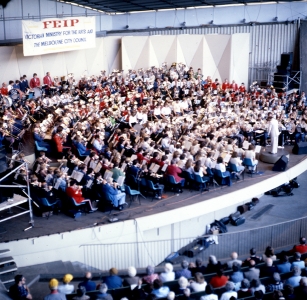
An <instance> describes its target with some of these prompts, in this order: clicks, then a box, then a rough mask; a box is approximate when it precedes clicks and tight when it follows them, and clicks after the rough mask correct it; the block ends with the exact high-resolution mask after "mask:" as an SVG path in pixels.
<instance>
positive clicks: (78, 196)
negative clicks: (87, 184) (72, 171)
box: [66, 186, 84, 203]
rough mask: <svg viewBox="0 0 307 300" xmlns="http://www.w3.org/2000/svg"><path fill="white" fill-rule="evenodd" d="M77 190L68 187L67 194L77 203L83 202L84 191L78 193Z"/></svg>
mask: <svg viewBox="0 0 307 300" xmlns="http://www.w3.org/2000/svg"><path fill="white" fill-rule="evenodd" d="M76 192H77V191H76V190H75V189H73V188H72V187H71V186H70V187H68V188H67V189H66V194H67V195H68V196H69V197H72V198H74V199H75V201H76V202H77V203H81V202H82V201H83V200H84V198H83V197H82V193H79V192H78V193H76Z"/></svg>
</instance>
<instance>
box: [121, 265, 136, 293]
mask: <svg viewBox="0 0 307 300" xmlns="http://www.w3.org/2000/svg"><path fill="white" fill-rule="evenodd" d="M127 273H128V277H126V278H124V281H123V286H133V288H134V287H135V286H137V285H138V282H139V277H138V276H136V268H135V267H129V268H128V270H127Z"/></svg>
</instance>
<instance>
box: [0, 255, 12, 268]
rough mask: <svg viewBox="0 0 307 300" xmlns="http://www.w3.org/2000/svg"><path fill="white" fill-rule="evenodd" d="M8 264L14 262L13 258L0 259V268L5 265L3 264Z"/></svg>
mask: <svg viewBox="0 0 307 300" xmlns="http://www.w3.org/2000/svg"><path fill="white" fill-rule="evenodd" d="M10 262H14V258H13V257H12V256H4V257H0V267H1V265H5V264H8V263H10Z"/></svg>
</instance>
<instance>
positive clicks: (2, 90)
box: [0, 87, 9, 96]
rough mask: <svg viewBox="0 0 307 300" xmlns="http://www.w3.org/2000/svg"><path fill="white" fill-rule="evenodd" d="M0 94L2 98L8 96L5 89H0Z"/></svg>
mask: <svg viewBox="0 0 307 300" xmlns="http://www.w3.org/2000/svg"><path fill="white" fill-rule="evenodd" d="M0 93H1V95H3V96H7V95H8V93H9V92H8V90H7V87H2V88H1V89H0Z"/></svg>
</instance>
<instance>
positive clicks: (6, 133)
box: [0, 128, 19, 140]
mask: <svg viewBox="0 0 307 300" xmlns="http://www.w3.org/2000/svg"><path fill="white" fill-rule="evenodd" d="M0 131H1V132H2V133H3V135H5V136H10V137H12V138H14V139H16V140H18V139H19V137H18V136H17V135H14V134H12V133H10V132H9V131H8V130H6V129H3V128H2V129H0Z"/></svg>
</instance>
